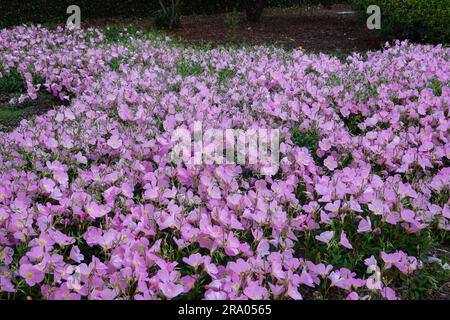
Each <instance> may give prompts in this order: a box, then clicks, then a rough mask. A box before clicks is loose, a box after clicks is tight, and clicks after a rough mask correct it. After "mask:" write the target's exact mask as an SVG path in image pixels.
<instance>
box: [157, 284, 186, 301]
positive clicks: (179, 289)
mask: <svg viewBox="0 0 450 320" xmlns="http://www.w3.org/2000/svg"><path fill="white" fill-rule="evenodd" d="M159 289H161V292H162V293H163V294H164V296H165V297H166V298H168V299H173V298H175V297H176V296H178V295H180V294H181V293H183V292H184V289H183V286H182V285H179V284H175V283H173V282H161V283H160V284H159Z"/></svg>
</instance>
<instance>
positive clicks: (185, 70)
mask: <svg viewBox="0 0 450 320" xmlns="http://www.w3.org/2000/svg"><path fill="white" fill-rule="evenodd" d="M203 71H204V69H203V67H202V66H201V65H199V64H189V63H187V62H180V63H179V64H178V65H177V72H178V74H179V75H181V76H183V77H188V76H198V75H199V74H201V73H202V72H203Z"/></svg>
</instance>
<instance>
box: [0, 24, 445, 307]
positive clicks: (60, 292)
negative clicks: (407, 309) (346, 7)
mask: <svg viewBox="0 0 450 320" xmlns="http://www.w3.org/2000/svg"><path fill="white" fill-rule="evenodd" d="M449 57H450V49H449V48H445V47H443V46H431V45H413V44H410V43H407V42H402V43H400V42H398V43H396V44H392V45H390V46H389V45H387V46H386V48H385V49H384V50H381V51H377V52H370V53H368V54H367V56H362V55H360V54H357V53H355V54H353V55H351V56H349V57H348V58H347V60H346V61H340V60H339V59H337V58H335V57H332V56H328V55H325V54H317V55H313V54H306V53H305V52H304V51H302V50H294V51H292V52H287V51H284V50H282V49H276V48H269V47H253V48H241V49H239V48H226V47H225V48H212V49H199V48H193V47H181V46H177V45H172V43H171V40H170V39H168V38H158V39H148V38H146V37H144V36H143V34H139V33H138V34H137V35H131V34H128V33H127V32H126V31H124V33H123V41H120V42H117V43H110V42H108V41H106V36H105V35H104V34H103V33H102V32H101V31H99V30H95V29H88V30H84V31H66V30H64V29H63V28H57V29H55V30H48V29H46V28H43V27H41V26H19V27H16V28H14V29H2V30H0V78H1V77H5V76H7V75H8V74H9V73H10V72H12V71H17V72H18V73H19V74H20V75H21V76H22V77H23V79H24V81H25V83H26V93H25V94H23V95H22V96H20V97H19V100H20V102H23V101H25V100H27V99H36V97H37V96H38V94H39V92H40V91H42V90H46V91H48V92H50V93H51V94H53V95H54V96H56V97H58V98H59V99H61V101H64V100H66V101H68V102H67V103H65V104H63V103H62V104H61V106H55V108H54V109H53V110H51V111H49V112H47V113H46V114H44V115H40V116H37V117H35V118H33V119H29V120H22V122H21V123H20V125H19V126H18V127H17V128H15V129H14V130H13V131H11V132H0V176H1V179H0V297H3V298H27V297H28V298H32V299H180V298H181V299H183V298H188V299H302V298H305V299H306V298H309V299H314V298H323V297H330V298H333V297H335V298H342V299H349V300H355V299H373V298H386V299H398V298H400V295H399V294H398V290H397V288H400V287H402V285H403V283H406V282H408V281H409V280H410V279H413V277H414V274H415V273H416V272H418V270H420V268H421V267H422V266H423V262H422V260H421V258H420V257H418V256H414V255H411V253H410V252H408V250H409V249H408V248H410V246H408V245H406V244H405V243H408V241H410V242H414V241H416V240H417V239H420V238H421V237H422V235H423V234H424V233H426V232H430V231H431V232H432V233H438V232H439V233H446V232H448V231H449V230H450V224H449V219H450V207H449V194H450V193H449V183H450V167H449V160H450V134H449V129H450V120H449V110H450V103H449V102H450V86H449V77H450V61H449ZM196 121H197V122H201V123H202V125H203V127H204V128H222V129H242V130H247V129H250V128H274V129H278V130H280V165H279V170H278V172H277V173H276V174H275V175H271V176H270V175H266V176H264V175H261V174H260V171H259V168H258V166H259V165H245V164H239V165H237V164H216V163H213V164H201V165H190V164H189V163H177V164H174V163H173V162H172V161H171V157H170V152H171V149H172V148H173V142H172V140H171V133H172V132H173V131H174V130H176V129H177V128H185V129H188V130H191V128H192V124H193V123H194V122H196ZM365 254H367V255H365ZM339 257H344V258H342V259H340V258H339ZM376 270H379V272H376ZM372 271H373V272H372ZM375 275H378V277H377V276H375Z"/></svg>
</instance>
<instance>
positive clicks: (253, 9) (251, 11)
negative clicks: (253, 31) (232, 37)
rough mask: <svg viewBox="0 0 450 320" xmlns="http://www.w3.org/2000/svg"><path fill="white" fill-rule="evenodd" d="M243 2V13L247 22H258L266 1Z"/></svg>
mask: <svg viewBox="0 0 450 320" xmlns="http://www.w3.org/2000/svg"><path fill="white" fill-rule="evenodd" d="M244 1H245V13H246V15H247V21H249V22H259V20H260V18H261V15H262V13H263V10H264V8H265V6H266V5H267V0H244Z"/></svg>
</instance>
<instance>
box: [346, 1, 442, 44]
mask: <svg viewBox="0 0 450 320" xmlns="http://www.w3.org/2000/svg"><path fill="white" fill-rule="evenodd" d="M352 3H353V6H354V8H355V10H356V11H357V12H358V14H359V16H360V17H361V18H362V19H363V20H364V21H365V20H366V19H367V17H368V15H367V13H366V10H367V7H368V6H369V5H378V6H379V7H380V8H381V32H382V33H383V34H385V35H386V36H388V37H394V38H399V39H410V40H414V41H426V42H433V43H448V42H449V40H450V28H449V26H450V6H449V2H448V0H427V1H424V0H403V1H398V0H352Z"/></svg>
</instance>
